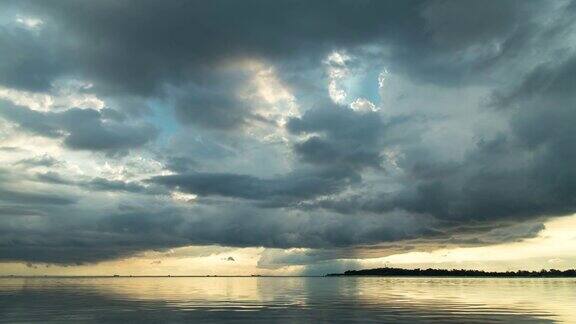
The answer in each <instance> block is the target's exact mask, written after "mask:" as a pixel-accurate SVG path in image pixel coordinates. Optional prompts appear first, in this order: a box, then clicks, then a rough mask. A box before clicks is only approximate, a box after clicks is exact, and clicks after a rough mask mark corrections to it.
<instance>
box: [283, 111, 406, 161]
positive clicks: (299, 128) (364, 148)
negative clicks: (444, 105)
mask: <svg viewBox="0 0 576 324" xmlns="http://www.w3.org/2000/svg"><path fill="white" fill-rule="evenodd" d="M403 122H406V120H405V119H404V118H395V119H393V120H390V121H388V122H385V121H383V120H382V119H381V116H380V115H379V114H378V113H376V112H358V111H353V110H351V109H350V108H348V107H344V106H338V105H334V104H326V105H323V106H321V107H318V108H315V109H311V110H308V111H307V112H306V113H305V114H304V115H303V116H302V117H300V118H292V119H290V120H289V122H288V124H287V129H288V131H290V132H291V133H293V134H297V135H303V134H304V135H311V137H310V138H308V139H306V140H304V141H302V142H300V143H297V144H296V145H295V147H294V151H295V152H296V153H297V154H298V155H299V156H300V157H301V158H302V160H303V161H305V162H309V163H312V164H317V165H323V166H326V165H331V164H333V165H337V166H339V167H350V168H354V169H357V168H363V167H367V166H369V167H373V168H377V169H378V168H380V167H381V166H380V164H381V162H382V156H381V151H382V149H383V145H384V144H385V143H386V142H387V141H388V138H387V134H386V133H387V131H388V130H389V129H391V128H393V127H397V126H399V125H401V124H402V123H403Z"/></svg>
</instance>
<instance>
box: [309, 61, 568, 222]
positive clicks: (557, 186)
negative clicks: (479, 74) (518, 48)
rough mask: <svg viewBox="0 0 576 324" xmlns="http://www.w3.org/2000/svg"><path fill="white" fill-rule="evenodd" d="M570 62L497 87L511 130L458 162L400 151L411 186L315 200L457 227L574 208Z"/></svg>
mask: <svg viewBox="0 0 576 324" xmlns="http://www.w3.org/2000/svg"><path fill="white" fill-rule="evenodd" d="M574 62H576V60H575V59H574V58H570V59H568V60H566V61H565V62H559V63H555V64H545V65H543V66H538V67H536V68H535V69H534V70H533V71H532V72H530V73H528V74H527V76H526V77H525V79H524V80H523V81H521V82H520V83H519V85H518V86H517V87H513V88H512V89H511V90H510V91H509V92H508V93H502V92H499V93H498V95H497V96H496V98H499V101H496V103H495V104H496V105H498V106H499V108H498V109H505V110H506V111H505V112H503V113H506V114H509V119H508V121H509V126H510V130H511V131H510V133H501V134H493V135H492V136H491V137H490V135H488V136H487V138H485V139H482V140H480V141H478V142H477V144H476V147H474V148H473V149H472V150H470V151H469V152H468V154H467V155H466V157H465V158H464V159H463V160H462V161H460V162H455V161H451V162H440V161H435V160H434V159H433V158H431V156H432V155H431V154H424V153H425V152H426V151H427V150H426V149H425V148H420V149H418V150H416V151H415V152H413V153H410V151H406V152H405V156H404V157H403V158H402V159H401V160H400V161H399V165H400V166H401V167H402V169H403V170H405V171H407V172H408V174H409V179H410V183H407V184H406V186H405V188H404V189H403V190H399V191H396V192H392V193H382V194H379V195H374V194H369V195H365V196H359V195H358V196H354V197H349V198H346V199H334V200H324V201H321V202H319V205H320V206H322V207H324V208H329V209H332V210H336V211H339V212H343V213H348V212H354V211H370V212H375V213H383V212H387V211H391V210H398V209H400V210H405V211H408V212H412V213H419V214H427V215H432V216H434V217H435V218H437V219H443V220H447V221H450V222H459V223H463V224H464V223H467V222H470V221H486V222H496V221H501V220H517V221H524V220H529V219H533V218H538V217H547V216H555V215H567V214H571V213H574V212H576V199H575V197H574V192H575V190H576V171H575V169H574V168H573V167H572V166H573V165H574V164H575V163H576V153H575V152H576V144H575V142H574V140H573V139H574V138H576V130H575V128H574V127H573V123H574V121H575V120H576V110H574V109H573V107H574V104H576V101H575V100H576V99H575V98H574V95H573V93H574V91H575V90H576V88H575V87H574V84H575V83H574V82H572V81H573V80H574V77H573V71H574V70H575V69H576V64H575V63H574Z"/></svg>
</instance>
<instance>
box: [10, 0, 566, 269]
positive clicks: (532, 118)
mask: <svg viewBox="0 0 576 324" xmlns="http://www.w3.org/2000/svg"><path fill="white" fill-rule="evenodd" d="M575 18H576V2H574V1H565V0H558V1H537V0H515V1H513V0H498V1H496V0H488V1H475V0H474V1H473V0H448V1H446V0H431V1H412V0H406V1H399V0H398V1H370V0H360V1H352V0H336V1H324V0H320V1H313V2H311V1H300V0H290V1H265V0H245V1H232V0H215V1H178V0H175V1H148V0H138V1H136V0H134V1H132V0H120V1H108V0H104V1H72V0H59V1H28V0H23V1H11V0H4V1H1V2H0V275H7V274H25V275H43V274H53V275H55V274H66V275H109V274H134V275H137V274H142V275H144V274H158V275H164V274H179V275H185V274H191V275H203V274H228V275H234V274H241V275H248V274H270V275H300V274H325V273H331V272H340V271H344V270H348V269H360V268H371V267H383V266H401V267H407V268H414V267H436V268H469V269H484V270H501V271H504V270H516V269H530V270H537V269H542V268H558V269H568V268H574V267H576V252H575V251H576V168H575V167H574V166H575V165H576V141H575V139H576V129H575V128H574V123H575V122H576V107H575V104H576V48H575V45H576V19H575Z"/></svg>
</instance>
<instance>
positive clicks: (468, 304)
mask: <svg viewBox="0 0 576 324" xmlns="http://www.w3.org/2000/svg"><path fill="white" fill-rule="evenodd" d="M575 301H576V280H575V279H519V278H515V279H501V278H500V279H487V278H483V279H473V278H458V279H456V278H454V279H448V278H338V277H331V278H265V277H260V278H223V277H217V278H2V279H0V321H1V322H9V323H14V322H30V321H40V322H49V321H54V322H62V321H71V322H78V321H107V322H115V321H117V322H120V321H124V322H125V321H128V322H146V321H150V322H159V321H174V322H182V321H193V320H198V321H203V322H215V321H226V322H229V321H238V322H255V321H257V322H263V323H270V322H290V323H294V322H322V321H323V322H330V323H334V322H351V321H356V322H363V323H364V322H370V321H373V322H383V321H384V322H394V323H398V322H406V323H414V322H425V323H430V322H439V323H446V322H457V323H462V322H466V323H474V322H477V323H486V322H503V323H516V322H521V323H524V322H534V323H547V322H576V307H574V306H575V304H574V303H575Z"/></svg>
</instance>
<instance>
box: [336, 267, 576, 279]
mask: <svg viewBox="0 0 576 324" xmlns="http://www.w3.org/2000/svg"><path fill="white" fill-rule="evenodd" d="M326 276H327V277H360V276H365V277H474V278H576V269H569V270H564V271H562V270H556V269H550V270H540V271H526V270H518V271H506V272H498V271H482V270H464V269H451V270H446V269H431V268H429V269H402V268H376V269H364V270H348V271H345V272H344V273H330V274H327V275H326Z"/></svg>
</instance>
